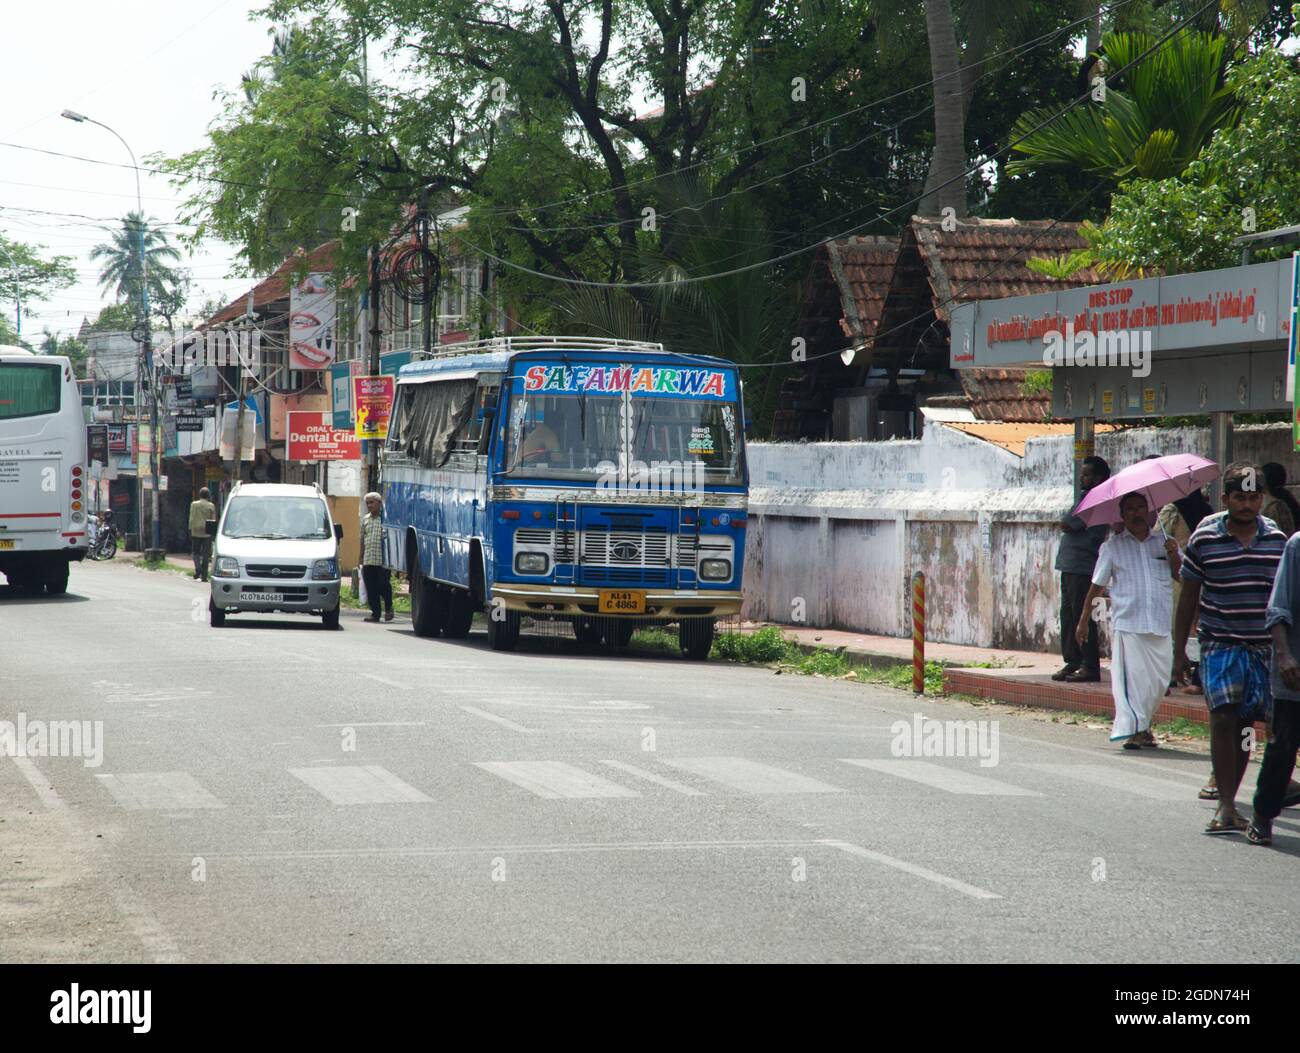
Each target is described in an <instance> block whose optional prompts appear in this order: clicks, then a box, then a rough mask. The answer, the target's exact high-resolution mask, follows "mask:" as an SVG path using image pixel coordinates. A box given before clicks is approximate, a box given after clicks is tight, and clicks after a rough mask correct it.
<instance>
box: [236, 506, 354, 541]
mask: <svg viewBox="0 0 1300 1053" xmlns="http://www.w3.org/2000/svg"><path fill="white" fill-rule="evenodd" d="M221 532H222V534H223V535H225V536H226V537H254V538H273V539H277V540H289V539H292V540H295V541H324V540H326V539H327V538H330V537H333V534H332V533H331V532H330V514H329V509H328V508H327V507H326V505H325V502H324V501H322V500H320V499H319V498H315V497H236V498H233V499H232V500H231V502H230V506H229V507H228V508H227V509H226V518H225V522H224V525H223V526H222V529H221Z"/></svg>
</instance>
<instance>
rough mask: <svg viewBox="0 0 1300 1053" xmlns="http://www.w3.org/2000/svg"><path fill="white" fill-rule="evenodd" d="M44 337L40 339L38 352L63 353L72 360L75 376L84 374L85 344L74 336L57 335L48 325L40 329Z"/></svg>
mask: <svg viewBox="0 0 1300 1053" xmlns="http://www.w3.org/2000/svg"><path fill="white" fill-rule="evenodd" d="M42 336H43V337H44V339H42V340H41V344H40V352H41V354H43V355H64V356H66V357H67V358H69V359H71V360H72V371H73V373H75V374H76V375H77V376H85V373H86V358H87V355H88V352H87V348H86V345H85V344H83V343H82V342H81V341H80V340H78V339H77V338H76V337H75V336H63V337H61V336H59V334H58V333H55V332H52V331H51V330H50V329H49V328H48V327H47V328H45V329H44V330H43V331H42Z"/></svg>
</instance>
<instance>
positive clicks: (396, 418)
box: [384, 387, 410, 452]
mask: <svg viewBox="0 0 1300 1053" xmlns="http://www.w3.org/2000/svg"><path fill="white" fill-rule="evenodd" d="M409 390H410V389H409V388H405V387H399V388H398V389H397V394H396V396H395V397H394V399H393V409H392V412H391V413H390V414H389V417H388V439H387V441H386V442H385V443H384V447H385V449H388V450H392V451H394V452H398V451H400V450H401V448H402V415H403V413H404V412H405V410H406V405H405V403H406V402H407V397H406V396H407V393H408V391H409Z"/></svg>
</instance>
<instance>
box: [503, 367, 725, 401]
mask: <svg viewBox="0 0 1300 1053" xmlns="http://www.w3.org/2000/svg"><path fill="white" fill-rule="evenodd" d="M515 380H516V390H519V389H522V390H523V391H524V392H526V393H534V392H536V393H539V394H544V395H551V394H554V395H621V394H623V393H624V392H628V393H630V394H632V395H634V396H637V395H642V396H646V397H650V398H691V399H706V400H711V401H720V402H721V401H731V400H734V399H735V397H736V393H735V376H734V374H733V373H731V372H730V371H729V370H722V369H709V368H706V367H705V368H702V367H682V366H632V365H621V364H620V365H610V366H607V365H595V364H592V365H587V364H583V365H570V364H549V363H548V364H542V365H532V366H528V367H527V368H526V369H525V370H524V372H523V375H522V377H516V378H515ZM521 381H522V383H521Z"/></svg>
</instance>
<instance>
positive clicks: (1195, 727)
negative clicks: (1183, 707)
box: [1155, 717, 1210, 739]
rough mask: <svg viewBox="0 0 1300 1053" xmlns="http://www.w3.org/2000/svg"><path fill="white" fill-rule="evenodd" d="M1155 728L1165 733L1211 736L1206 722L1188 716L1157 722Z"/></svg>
mask: <svg viewBox="0 0 1300 1053" xmlns="http://www.w3.org/2000/svg"><path fill="white" fill-rule="evenodd" d="M1155 730H1156V731H1159V732H1160V733H1161V734H1164V735H1183V736H1186V737H1187V738H1193V739H1208V738H1209V737H1210V729H1209V728H1208V727H1206V726H1205V725H1204V724H1198V723H1196V721H1194V720H1188V719H1187V718H1186V717H1174V719H1173V720H1168V721H1165V723H1163V724H1157V725H1155Z"/></svg>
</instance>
